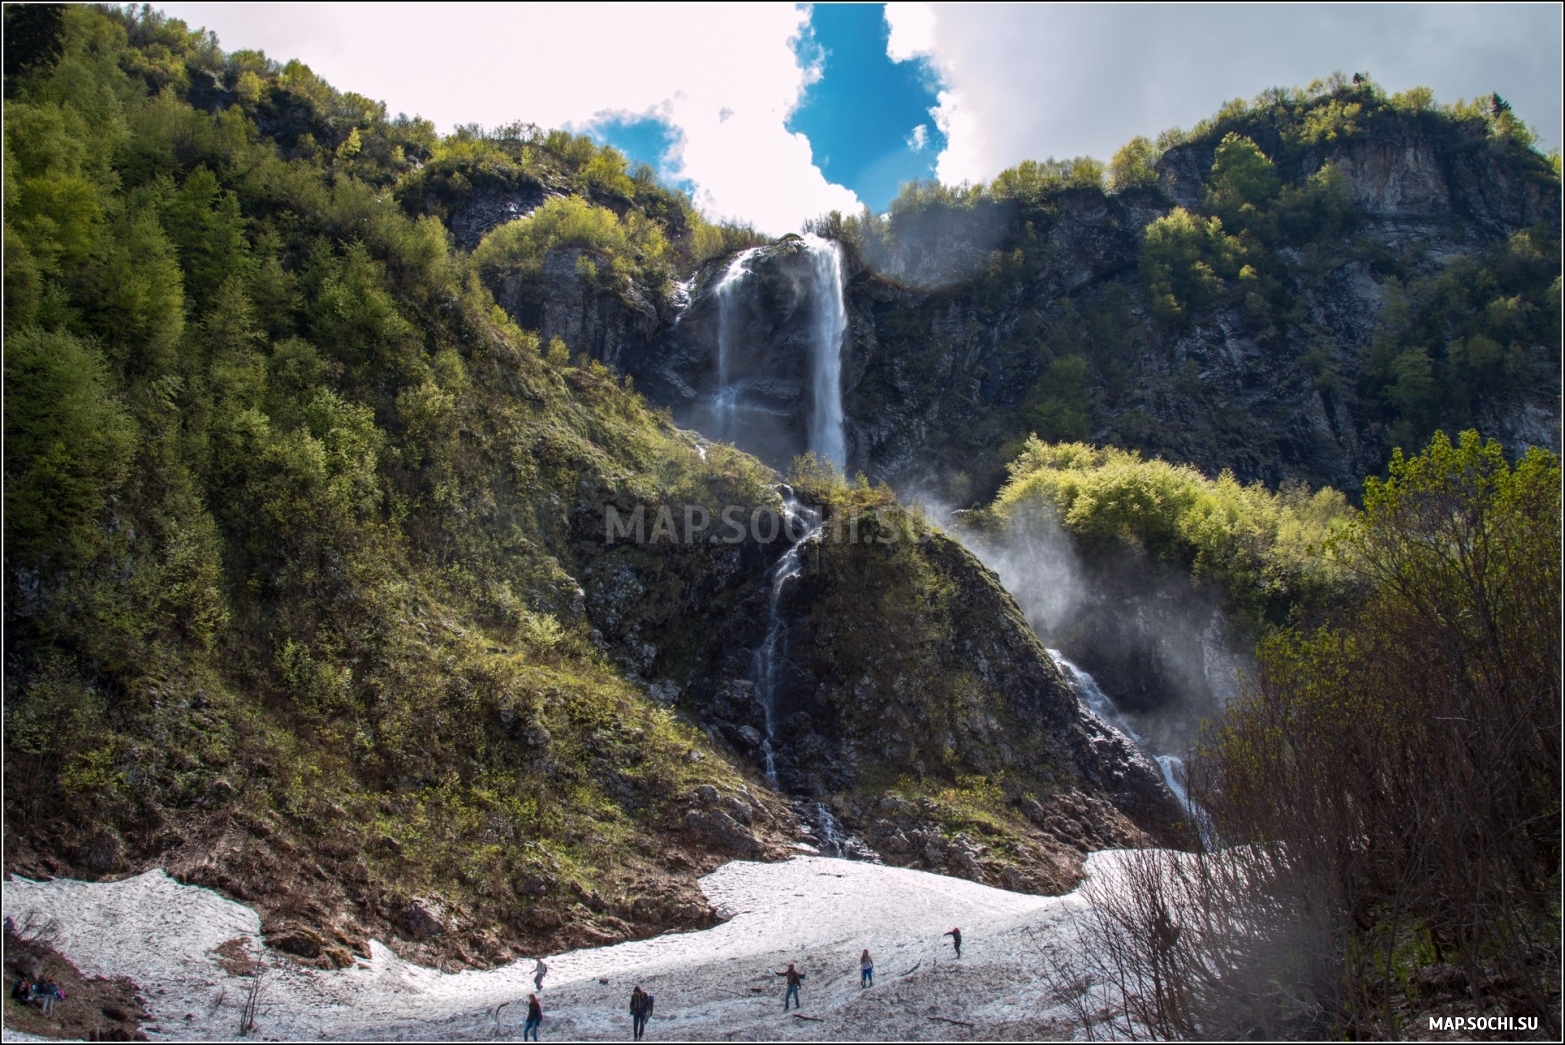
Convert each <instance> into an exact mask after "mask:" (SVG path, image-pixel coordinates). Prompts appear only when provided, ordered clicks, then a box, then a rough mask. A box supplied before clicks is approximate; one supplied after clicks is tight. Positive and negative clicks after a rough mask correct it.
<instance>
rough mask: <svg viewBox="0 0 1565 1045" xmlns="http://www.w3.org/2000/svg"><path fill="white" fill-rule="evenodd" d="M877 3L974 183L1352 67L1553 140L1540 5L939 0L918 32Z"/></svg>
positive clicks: (1555, 50)
mask: <svg viewBox="0 0 1565 1045" xmlns="http://www.w3.org/2000/svg"><path fill="white" fill-rule="evenodd" d="M889 6H890V7H893V8H897V9H898V10H897V11H896V12H894V13H893V12H890V11H889V10H888V18H889V19H891V21H892V27H893V36H894V37H896V46H897V47H899V48H902V49H903V50H904V51H906V52H908V53H912V52H913V51H915V50H917V49H919V48H923V47H925V46H926V45H925V44H923V43H922V41H923V40H924V36H923V35H920V34H925V33H927V35H928V38H929V39H931V40H932V41H933V44H932V45H929V46H928V51H929V53H930V55H931V60H932V62H933V64H934V65H935V67H936V69H937V70H938V72H939V74H940V77H941V80H942V84H943V87H944V89H943V90H942V92H941V95H940V106H939V108H938V109H937V110H936V113H935V117H936V121H937V123H938V125H939V127H940V128H941V130H943V131H944V132H945V133H946V136H947V140H948V146H947V148H946V150H945V151H944V152H943V153H942V154H941V157H940V162H939V167H938V172H939V176H940V179H941V180H942V181H945V182H947V183H957V182H961V181H964V180H971V181H984V180H988V179H990V178H992V177H994V175H995V174H997V173H999V172H1000V171H1001V170H1004V169H1005V168H1006V167H1009V166H1012V165H1014V164H1015V163H1017V162H1019V161H1021V160H1024V159H1043V158H1045V157H1049V156H1053V157H1056V158H1066V157H1070V156H1079V155H1090V156H1096V157H1098V158H1100V159H1107V158H1109V157H1110V156H1111V155H1112V154H1113V152H1114V150H1115V149H1117V148H1118V147H1119V146H1120V145H1121V144H1123V143H1124V142H1125V141H1127V140H1128V139H1130V138H1131V137H1133V136H1134V135H1137V134H1145V135H1148V136H1149V137H1150V136H1155V135H1156V134H1157V133H1158V132H1159V131H1161V130H1164V129H1166V128H1168V127H1173V126H1182V127H1189V126H1191V125H1192V124H1194V123H1195V122H1196V121H1198V120H1200V119H1202V118H1204V117H1207V116H1210V115H1211V114H1213V113H1214V112H1216V111H1217V109H1218V108H1219V107H1221V106H1222V105H1223V103H1224V102H1226V101H1229V100H1230V99H1233V98H1251V97H1254V96H1255V95H1257V94H1259V93H1260V92H1261V91H1263V90H1265V89H1266V88H1268V87H1273V86H1304V85H1305V84H1307V83H1308V82H1309V81H1310V80H1313V79H1315V78H1316V77H1321V76H1326V75H1328V74H1330V73H1331V72H1333V71H1336V70H1341V71H1344V72H1349V73H1351V72H1355V71H1368V72H1370V73H1371V74H1373V76H1374V78H1375V80H1376V82H1378V83H1379V84H1381V85H1382V86H1383V87H1385V88H1386V89H1388V90H1391V91H1396V90H1403V89H1406V88H1408V87H1413V86H1418V85H1424V86H1428V87H1431V88H1433V89H1434V91H1435V95H1436V97H1437V98H1438V99H1440V100H1441V101H1455V100H1456V99H1457V98H1458V97H1466V98H1472V97H1475V96H1478V95H1482V94H1488V93H1489V92H1491V91H1498V92H1499V93H1500V94H1501V95H1503V96H1504V97H1505V98H1506V99H1508V100H1509V101H1510V102H1511V103H1512V104H1513V106H1514V107H1515V111H1516V112H1517V114H1518V115H1520V116H1521V117H1522V118H1523V119H1524V120H1527V121H1528V122H1529V123H1531V124H1532V125H1533V126H1534V127H1535V128H1536V129H1537V130H1538V131H1539V133H1540V134H1541V136H1542V140H1543V143H1544V145H1545V147H1549V148H1557V147H1558V146H1559V144H1560V141H1561V123H1560V121H1561V105H1560V93H1559V86H1560V80H1561V35H1560V34H1561V8H1560V7H1559V6H1557V5H1554V4H1548V5H1465V6H1458V5H1450V6H1444V5H1411V4H1409V5H1400V6H1394V5H1308V6H1306V5H1295V6H1288V7H1282V6H1240V5H1229V6H1216V5H1213V6H1185V5H1180V6H1156V5H1105V6H1076V5H1063V4H1062V5H1052V4H1051V5H1044V6H988V5H982V6H979V5H974V6H963V5H947V4H939V5H935V6H934V8H933V9H932V19H933V25H932V27H931V28H929V29H925V28H923V24H924V23H923V22H922V21H920V19H922V18H923V17H924V16H923V15H922V14H921V13H917V12H915V13H913V14H912V15H911V17H907V18H905V17H904V15H905V12H903V11H902V10H901V9H902V8H903V7H904V6H905V7H907V8H921V7H924V5H919V4H908V5H889ZM914 25H917V26H919V28H917V29H916V30H915V29H914V28H912V26H914ZM904 27H907V29H906V33H905V35H899V34H903V31H904ZM914 40H916V41H919V42H917V43H915V42H908V41H914ZM899 53H900V52H899Z"/></svg>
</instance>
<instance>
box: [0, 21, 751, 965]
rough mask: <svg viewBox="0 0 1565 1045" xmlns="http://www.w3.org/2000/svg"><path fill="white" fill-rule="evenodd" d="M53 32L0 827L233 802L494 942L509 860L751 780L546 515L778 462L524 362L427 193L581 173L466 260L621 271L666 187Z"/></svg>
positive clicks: (12, 251)
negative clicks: (680, 700) (606, 628)
mask: <svg viewBox="0 0 1565 1045" xmlns="http://www.w3.org/2000/svg"><path fill="white" fill-rule="evenodd" d="M16 17H17V16H16V15H15V14H13V11H12V8H11V7H9V6H8V7H7V9H6V19H7V27H8V28H7V31H8V36H9V32H10V27H11V26H12V24H13V21H14V19H15V18H16ZM62 25H63V30H62V36H61V43H60V53H59V56H58V60H57V61H54V60H53V59H51V58H49V57H48V55H47V54H46V55H45V56H44V58H45V59H46V60H39V61H29V62H26V63H22V64H21V65H14V63H12V58H13V54H12V51H11V49H10V46H9V45H10V43H11V41H10V39H9V38H8V41H7V43H8V47H7V61H8V67H7V78H6V80H7V94H8V98H7V104H6V107H5V152H4V161H5V184H4V193H5V244H6V264H5V287H6V298H7V300H6V335H7V336H6V351H5V378H6V399H5V439H6V474H5V487H6V509H7V510H6V515H5V528H6V532H5V537H6V577H5V590H6V600H5V605H6V622H5V623H6V639H7V656H8V657H9V658H10V659H9V660H8V662H7V664H8V666H7V672H6V692H5V702H4V703H5V715H6V746H5V769H6V794H5V800H6V811H7V816H8V821H7V822H8V825H20V826H19V827H18V830H20V831H24V832H27V833H28V837H29V838H30V839H31V841H30V842H29V843H28V844H30V845H34V846H35V847H36V848H37V851H39V852H48V853H54V854H55V855H56V856H58V858H59V859H61V860H66V861H70V860H75V859H76V857H75V856H74V855H72V854H73V853H74V852H75V850H74V849H72V848H71V847H72V846H73V845H74V842H73V841H71V839H73V838H76V837H77V836H81V835H84V834H85V833H91V832H106V833H109V834H116V833H118V834H120V835H123V836H124V837H125V838H127V839H130V838H137V839H141V838H143V837H144V836H145V839H146V843H145V844H146V845H147V846H150V847H151V848H150V849H148V850H147V853H148V854H150V856H149V858H151V856H156V850H157V846H158V845H161V844H163V843H159V842H156V841H155V840H153V836H152V835H146V833H145V832H144V831H142V827H143V826H144V825H145V824H146V823H149V822H153V821H154V820H155V821H157V822H161V823H170V822H180V821H189V822H191V823H192V824H195V825H196V829H197V830H199V829H200V828H199V824H200V823H201V822H202V820H203V818H205V817H208V816H222V817H224V818H227V817H228V816H229V815H233V816H234V822H235V823H256V822H263V823H269V824H271V825H273V826H272V827H271V828H270V829H268V830H270V831H272V832H274V833H275V834H277V835H279V836H280V837H281V838H282V839H284V840H286V841H285V843H284V844H280V845H279V846H278V848H277V849H276V850H275V851H274V853H273V855H274V856H276V857H277V858H279V859H282V858H283V857H284V856H286V854H289V853H295V854H297V855H296V856H295V857H293V859H294V860H295V861H296V862H297V861H304V862H305V863H309V864H312V865H313V864H314V862H315V861H321V862H322V863H323V865H330V867H331V868H332V871H331V878H332V880H333V882H339V883H344V884H343V888H345V889H351V890H353V891H354V897H355V899H363V900H366V902H368V898H369V897H371V896H372V895H374V896H384V895H389V894H393V893H397V894H400V895H411V894H412V893H414V892H416V891H424V890H430V891H437V892H440V893H442V894H444V895H447V896H450V897H451V898H452V899H453V900H454V901H455V902H457V903H459V904H460V905H462V906H463V907H464V908H465V909H467V910H469V911H471V912H473V914H474V916H475V918H476V919H477V920H479V921H480V922H484V923H485V924H487V925H489V926H490V927H491V928H494V929H495V930H496V931H497V932H500V933H502V934H509V935H511V936H513V937H514V936H516V935H517V934H518V933H519V932H521V931H522V930H520V929H519V928H518V927H517V926H518V923H517V921H516V911H517V908H518V905H521V906H523V907H529V906H530V905H531V904H533V903H534V902H535V901H534V900H533V899H518V896H517V893H516V892H515V889H514V884H515V882H517V881H523V880H527V876H528V875H529V874H533V873H535V872H536V873H540V874H541V873H543V872H544V871H547V873H548V875H550V876H551V877H550V879H549V880H550V881H552V882H555V883H556V884H555V885H553V886H550V887H549V888H551V889H552V888H558V889H561V890H564V889H567V888H569V887H570V885H571V884H572V883H577V884H579V883H582V882H585V883H588V884H589V885H591V886H592V887H593V888H597V887H599V886H602V887H604V888H607V885H606V883H608V882H610V881H611V880H615V876H616V875H619V874H621V872H625V873H626V874H627V875H629V871H627V869H637V870H643V871H645V870H651V871H659V870H660V869H664V868H663V861H664V857H665V856H666V854H667V849H666V848H663V847H659V846H655V845H650V844H649V845H642V844H641V843H640V842H638V841H637V840H636V839H637V838H638V836H640V835H646V834H648V833H649V832H650V833H652V834H654V835H655V834H656V833H657V832H658V831H661V830H662V828H660V827H658V826H657V825H659V824H662V823H665V822H668V821H669V819H670V817H669V806H670V805H671V804H672V803H675V802H677V801H678V800H679V799H680V797H681V796H682V795H684V794H686V793H688V791H689V790H690V789H691V788H692V787H694V786H696V785H697V784H700V783H706V782H712V783H715V784H718V785H720V786H722V787H724V788H726V789H731V788H733V787H734V786H737V784H738V782H739V780H738V777H737V775H736V774H735V773H734V771H733V770H732V769H730V768H729V767H727V766H726V765H725V764H724V763H723V762H722V760H721V759H720V758H717V757H715V756H713V757H709V758H706V759H701V758H700V756H699V755H697V756H695V757H693V758H689V759H687V756H689V755H690V754H691V752H692V751H700V750H702V749H705V748H706V741H705V740H704V739H703V738H701V737H700V736H699V735H698V734H696V733H695V732H694V731H692V730H691V729H690V728H689V727H687V726H685V725H682V724H681V723H679V722H678V721H676V720H675V718H674V717H673V716H672V715H671V714H670V713H668V712H667V711H665V710H662V709H659V708H657V707H655V706H654V705H653V704H651V703H650V702H648V701H647V700H646V699H645V698H644V697H643V696H642V695H641V693H640V691H639V690H638V689H637V688H636V687H633V686H632V685H631V684H629V683H628V682H626V681H625V680H624V679H623V678H622V677H621V674H620V673H619V672H618V670H617V669H615V668H613V667H611V666H610V665H609V664H607V663H606V661H605V659H604V657H603V654H602V653H601V652H600V651H599V650H598V648H597V647H596V646H595V645H594V644H593V642H592V641H591V634H590V628H589V625H588V623H587V619H586V617H585V616H584V615H583V614H582V612H581V610H580V606H579V603H578V602H577V601H576V600H577V598H578V596H577V594H576V593H577V586H578V583H579V581H578V580H577V578H579V577H583V576H585V575H586V571H588V570H589V569H590V568H591V567H592V566H593V563H594V562H595V557H596V556H598V555H600V554H602V552H603V549H602V547H601V544H596V545H595V544H593V543H592V542H582V541H578V540H577V539H576V536H577V535H576V534H575V533H574V532H573V530H572V526H573V522H572V519H573V518H574V516H572V515H570V514H568V512H569V509H567V508H566V507H565V506H566V505H570V506H573V507H574V506H575V505H576V504H577V500H578V499H582V500H583V503H584V504H587V505H588V507H590V506H591V504H592V503H596V502H592V501H591V498H594V497H604V496H607V497H609V498H612V497H616V496H620V495H621V494H624V495H625V496H630V495H631V494H635V495H637V496H642V497H646V498H649V499H667V500H669V501H674V500H676V499H677V498H682V497H685V496H691V497H694V496H700V497H703V498H706V499H708V500H710V502H711V503H713V504H720V503H733V501H732V500H731V499H733V498H739V497H747V498H749V499H750V500H751V501H758V500H760V499H762V498H763V497H765V498H769V497H770V493H769V491H768V490H767V489H766V487H765V485H764V479H765V478H766V476H764V475H763V474H762V473H761V472H760V470H759V466H758V465H756V464H755V463H754V462H751V461H748V460H747V459H742V458H740V457H738V455H736V454H734V453H733V452H732V451H714V452H713V453H712V454H711V455H710V457H711V461H710V463H703V459H702V458H701V457H700V456H698V455H697V454H696V453H694V452H693V450H692V448H691V446H690V445H689V443H688V441H687V440H686V437H684V436H683V435H682V434H681V433H678V432H676V431H675V430H674V429H673V428H672V426H671V424H670V423H669V421H668V419H667V417H666V416H664V415H660V414H657V413H655V412H653V411H651V410H649V409H648V408H647V406H646V404H645V403H644V402H643V401H642V400H641V399H640V398H639V397H637V396H636V395H635V394H634V393H633V392H632V391H631V390H630V389H629V388H628V387H627V384H626V383H624V382H622V381H620V380H619V379H618V377H617V376H616V375H614V374H612V373H610V372H609V371H608V370H606V369H605V368H603V367H602V366H601V365H598V364H594V363H584V364H579V365H577V366H570V365H568V364H567V363H566V360H565V359H563V358H561V357H563V356H565V355H566V353H567V349H566V347H565V346H564V345H563V343H560V344H558V345H551V346H550V349H549V351H548V357H547V358H545V356H544V353H542V352H541V351H540V346H539V344H538V340H537V338H536V337H535V336H533V335H530V334H527V333H525V332H523V331H521V330H518V329H517V328H516V327H515V326H514V325H513V324H512V323H511V322H510V321H509V320H508V319H507V318H506V317H505V315H504V314H503V313H501V312H500V311H499V310H498V309H497V308H496V306H495V302H494V299H493V297H492V296H491V295H490V294H489V292H488V291H487V290H486V289H485V288H484V286H483V285H482V283H481V282H480V281H479V280H478V279H477V278H475V272H474V270H473V267H471V266H470V265H469V264H468V263H467V260H466V259H464V258H462V257H461V256H460V255H457V256H453V253H452V249H451V244H450V242H449V240H448V236H447V233H446V231H445V228H444V227H443V226H442V224H441V222H440V220H439V219H440V216H441V215H440V214H439V213H435V212H436V211H438V210H439V209H440V207H444V206H446V202H442V201H443V200H444V201H447V202H460V201H461V200H462V199H465V198H466V197H464V196H462V192H467V191H470V189H471V186H472V184H473V181H474V179H477V180H478V181H482V179H483V178H484V177H487V176H488V175H487V174H485V173H484V171H485V170H486V169H488V168H492V173H493V175H494V177H495V178H497V179H499V180H500V181H502V182H504V183H505V184H508V185H511V186H513V187H514V186H515V185H516V184H517V183H518V179H524V178H535V179H547V180H548V181H549V184H550V185H551V187H557V186H564V187H566V188H571V187H575V188H576V189H578V190H579V191H580V192H584V193H588V194H589V195H590V196H591V198H592V200H593V201H595V202H589V201H588V200H586V199H583V198H580V197H572V198H568V199H555V200H551V202H549V203H548V204H546V205H545V206H543V207H542V208H540V209H539V211H538V212H537V213H536V214H535V215H533V216H532V217H531V218H529V219H526V220H524V221H521V222H518V223H514V224H513V225H511V226H507V227H504V228H502V229H500V230H497V233H496V235H495V236H494V237H491V239H490V241H487V242H486V243H485V245H484V247H483V248H482V250H481V251H480V255H481V258H482V261H481V262H480V267H481V266H482V265H483V264H489V265H490V266H491V270H492V271H494V272H501V271H503V272H505V273H508V274H512V275H515V274H521V275H522V276H523V277H524V278H526V277H527V276H528V274H533V275H536V274H537V273H538V272H539V270H540V267H541V264H542V259H543V257H544V256H545V255H546V254H547V252H548V251H549V250H551V249H556V248H561V247H573V248H576V247H579V248H581V249H583V250H585V251H587V252H588V253H587V255H586V256H585V257H584V261H585V262H588V263H590V264H591V266H592V268H593V272H592V274H591V279H593V280H596V282H597V284H598V285H599V286H608V285H609V284H611V283H613V284H614V285H616V286H617V285H618V284H619V281H622V280H623V279H624V278H625V277H626V275H627V274H634V275H636V277H637V278H641V279H646V280H650V281H652V282H654V283H656V282H657V281H658V280H660V279H662V278H665V277H666V273H667V271H668V267H669V265H670V264H671V263H672V259H674V258H682V257H685V256H686V252H688V251H689V249H690V241H691V239H692V236H691V235H690V229H689V226H688V224H687V222H686V219H687V217H688V201H686V200H684V198H683V197H682V196H680V195H679V194H677V193H673V192H670V191H669V190H667V189H665V188H663V187H662V186H659V185H657V184H656V182H655V180H653V179H650V177H649V176H648V174H647V172H645V171H640V170H638V171H627V170H626V168H625V163H624V160H623V157H620V156H619V154H618V153H615V152H613V150H606V149H599V148H598V147H597V146H595V145H593V144H592V143H591V142H590V141H587V140H586V139H582V138H578V137H575V136H572V135H569V134H559V133H554V134H547V135H546V134H542V133H541V132H537V130H536V129H535V128H534V129H527V128H509V129H501V131H499V132H495V133H492V134H489V135H482V134H477V133H474V132H473V131H472V130H471V129H467V130H459V131H458V132H457V133H456V134H454V135H451V136H449V137H447V138H443V139H441V138H437V136H436V135H435V134H434V132H433V129H432V128H431V127H430V126H429V125H428V124H427V123H425V122H423V121H416V120H406V119H401V118H398V119H394V120H393V119H388V118H387V117H386V114H385V112H384V108H383V106H381V105H379V104H378V103H375V102H372V101H370V100H368V99H365V98H363V97H361V96H358V95H354V94H351V93H344V92H339V91H337V90H335V89H333V88H332V87H331V86H330V85H328V84H326V83H325V82H324V81H322V80H321V79H320V78H319V77H317V76H316V75H315V74H314V73H313V72H311V71H310V70H309V69H308V68H306V67H305V66H303V65H301V64H299V63H289V64H288V65H278V64H277V63H275V62H272V61H270V60H268V59H267V58H266V57H265V56H264V55H260V54H258V53H255V52H236V53H234V54H230V55H224V54H223V53H222V52H220V51H219V50H218V49H217V48H216V45H215V42H214V41H213V40H212V38H210V37H209V36H208V35H207V34H203V33H196V32H191V31H190V30H188V29H187V28H186V27H185V26H184V24H183V23H181V22H178V21H177V20H173V19H169V18H166V17H164V16H162V15H160V14H158V13H157V12H154V11H151V10H150V9H148V8H134V9H114V8H109V9H105V8H97V7H86V6H72V7H69V8H67V9H65V11H64V14H63V22H62ZM13 66H14V67H13ZM423 161H428V162H425V163H424V165H423V167H422V168H418V169H415V168H417V165H418V164H419V163H421V162H423ZM486 165H488V168H486ZM463 179H467V180H468V188H467V189H461V187H460V185H459V183H460V182H461V181H462V180H463ZM540 184H541V182H540ZM426 190H427V192H428V193H429V194H431V195H432V197H433V198H434V199H435V201H436V204H437V206H436V207H433V208H424V207H422V206H408V205H407V201H411V200H413V199H415V198H417V199H422V198H423V195H424V193H425V191H426ZM448 190H449V195H448V196H442V195H441V193H443V192H447V191H448ZM459 190H460V191H459ZM606 204H613V205H615V206H619V207H621V208H622V209H623V213H619V212H616V211H614V210H612V209H609V208H608V207H607V206H606ZM705 228H707V230H708V231H707V232H706V233H704V236H705V239H704V240H703V241H702V247H701V249H712V246H713V244H714V243H719V244H724V245H727V244H732V243H733V242H736V241H738V240H742V239H744V238H746V237H747V236H749V235H752V234H750V233H748V232H746V231H745V230H742V229H735V228H731V227H730V228H718V229H716V230H715V231H713V230H712V227H710V226H705ZM671 238H672V239H674V240H675V241H676V242H674V243H673V244H672V245H671ZM586 267H587V266H586V265H584V266H583V271H584V272H585V271H586ZM745 503H748V502H745ZM686 565H687V566H688V565H689V564H686ZM666 568H667V564H666V563H665V564H662V565H660V566H658V567H657V569H656V570H654V569H652V568H650V567H649V569H648V575H649V576H651V575H654V574H656V573H658V571H660V570H661V571H665V572H666ZM675 572H677V571H675ZM670 583H673V582H672V581H671V582H670ZM653 601H657V606H656V607H655V610H656V612H674V610H673V608H672V607H673V605H674V604H672V603H665V602H663V601H661V600H653ZM225 822H226V820H225ZM327 824H329V825H330V828H331V829H330V831H329V832H328V831H326V830H324V827H325V825H327ZM8 830H10V827H9V826H8ZM7 837H8V843H7V844H8V845H9V844H10V835H9V834H8V836H7ZM159 837H162V836H159ZM257 837H262V836H261V835H257ZM385 838H391V839H394V840H396V841H397V843H398V844H399V845H401V846H402V849H401V850H400V852H401V853H402V855H401V856H398V855H396V852H394V851H393V850H392V849H391V848H387V847H382V848H378V849H377V848H372V843H377V841H378V840H382V839H385ZM62 839H63V841H62ZM127 844H130V843H127ZM136 844H141V843H140V842H138V843H136ZM9 853H10V850H9V849H8V859H10V856H9ZM53 858H54V857H51V859H53ZM137 858H138V859H140V857H139V856H138V857H137ZM664 870H666V869H664ZM334 887H335V886H334ZM626 888H628V887H626ZM527 895H528V896H529V897H531V896H535V895H536V894H535V893H529V894H527ZM621 900H622V901H623V904H624V906H623V908H616V910H620V912H621V913H622V914H623V915H624V917H625V919H626V922H624V923H621V926H622V927H621V928H620V929H617V930H615V931H618V932H624V931H626V930H625V929H624V928H623V925H625V924H630V923H632V922H634V921H635V919H638V918H641V917H642V916H641V915H640V914H637V913H635V912H633V910H632V901H631V899H629V898H627V897H624V896H620V897H618V898H616V902H620V901H621ZM350 902H351V901H349V900H344V901H343V903H344V904H348V903H350ZM355 909H357V910H360V911H365V910H369V909H370V908H369V907H357V908H355ZM572 917H576V916H575V915H573V916H572ZM581 917H583V918H585V917H589V915H588V914H587V913H586V912H585V911H584V910H583V912H582V914H581Z"/></svg>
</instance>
